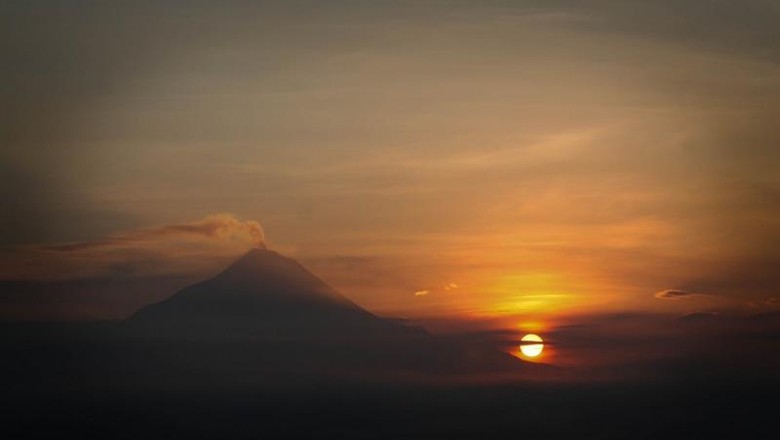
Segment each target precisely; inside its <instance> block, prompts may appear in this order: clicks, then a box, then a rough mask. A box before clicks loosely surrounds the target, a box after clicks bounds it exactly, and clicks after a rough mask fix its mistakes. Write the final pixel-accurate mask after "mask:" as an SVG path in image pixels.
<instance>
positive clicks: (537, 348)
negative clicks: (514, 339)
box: [520, 333, 544, 358]
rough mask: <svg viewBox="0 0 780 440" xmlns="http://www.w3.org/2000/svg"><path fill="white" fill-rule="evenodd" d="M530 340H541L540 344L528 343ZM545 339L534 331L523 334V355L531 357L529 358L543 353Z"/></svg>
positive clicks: (521, 346)
mask: <svg viewBox="0 0 780 440" xmlns="http://www.w3.org/2000/svg"><path fill="white" fill-rule="evenodd" d="M528 342H539V343H538V344H528ZM542 342H544V340H542V338H541V337H540V336H539V335H535V334H533V333H529V334H527V335H525V336H523V338H522V339H520V352H521V353H523V356H526V357H529V358H535V357H537V356H539V355H540V354H542V350H544V344H542Z"/></svg>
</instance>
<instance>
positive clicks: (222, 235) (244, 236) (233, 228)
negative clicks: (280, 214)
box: [47, 213, 265, 252]
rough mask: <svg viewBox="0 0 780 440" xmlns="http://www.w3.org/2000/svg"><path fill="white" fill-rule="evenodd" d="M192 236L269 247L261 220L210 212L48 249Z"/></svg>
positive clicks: (63, 249)
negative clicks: (209, 213)
mask: <svg viewBox="0 0 780 440" xmlns="http://www.w3.org/2000/svg"><path fill="white" fill-rule="evenodd" d="M188 238H205V239H218V240H235V241H238V242H244V243H247V244H251V245H253V246H255V247H265V235H264V233H263V228H262V226H260V223H258V222H256V221H253V220H245V221H241V220H239V219H237V218H236V217H235V216H234V215H233V214H229V213H219V214H212V215H209V216H207V217H205V218H203V219H201V220H197V221H193V222H188V223H178V224H172V225H165V226H160V227H156V228H149V229H141V230H137V231H129V232H125V233H120V234H115V235H114V236H112V237H109V238H107V239H105V240H99V241H87V242H80V243H68V244H60V245H54V246H48V247H47V249H49V250H53V251H61V252H73V251H82V250H88V249H95V248H100V247H110V246H122V245H131V244H133V243H143V242H153V241H158V240H167V239H188Z"/></svg>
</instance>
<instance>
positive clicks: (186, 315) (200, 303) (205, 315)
mask: <svg viewBox="0 0 780 440" xmlns="http://www.w3.org/2000/svg"><path fill="white" fill-rule="evenodd" d="M127 324H129V327H130V328H132V329H133V332H134V333H135V332H136V331H140V334H142V335H145V336H144V337H146V338H148V337H152V338H155V339H160V338H161V339H162V340H166V341H167V342H165V344H168V345H166V347H167V348H166V349H165V352H166V353H168V354H166V356H171V355H170V353H174V352H175V353H177V354H176V355H175V356H176V357H177V360H176V361H175V362H180V363H182V362H183V363H186V364H191V365H198V366H199V367H198V368H201V367H202V366H203V365H204V359H208V362H209V363H211V364H213V366H214V368H216V370H218V371H222V369H223V367H225V366H226V365H230V366H229V367H228V368H233V367H234V366H235V365H247V366H252V368H253V369H255V370H256V371H257V369H258V368H262V369H264V371H271V370H273V371H291V370H296V371H300V370H301V369H302V368H303V369H306V371H307V374H321V373H322V372H325V371H334V370H338V371H341V372H345V371H352V372H355V371H361V372H365V371H373V372H376V371H395V372H399V371H407V372H408V371H414V372H423V373H434V374H440V373H458V374H462V373H474V372H478V373H482V372H512V371H517V370H518V369H519V368H520V369H522V368H523V366H524V364H526V363H525V362H522V361H520V360H518V359H516V358H514V357H512V356H510V355H508V354H506V353H503V352H500V351H498V350H496V349H495V348H494V347H490V346H484V345H475V344H471V343H468V342H467V341H465V342H464V341H459V340H457V339H452V338H439V337H436V336H433V335H430V334H428V333H427V332H426V331H424V330H423V329H421V328H418V327H410V326H407V325H404V324H402V323H400V322H399V321H398V320H390V319H384V318H381V317H378V316H376V315H374V314H372V313H370V312H368V311H366V310H364V309H362V308H361V307H360V306H358V305H357V304H355V303H354V302H352V301H350V300H349V299H348V298H346V297H345V296H343V295H341V294H340V293H339V292H337V291H336V290H335V289H333V288H332V287H330V286H329V285H327V284H326V283H325V282H323V281H322V280H321V279H319V278H318V277H316V276H315V275H313V274H312V273H311V272H309V271H308V270H306V269H305V268H304V267H303V266H302V265H301V264H299V263H298V262H296V261H295V260H293V259H291V258H287V257H285V256H282V255H280V254H278V253H276V252H274V251H271V250H269V249H265V248H258V249H253V250H251V251H249V252H248V253H247V254H246V255H244V256H243V257H241V258H240V259H238V260H237V261H235V262H234V263H233V264H231V265H230V266H229V267H227V268H226V269H225V270H224V271H222V272H221V273H219V274H218V275H216V276H215V277H213V278H211V279H208V280H205V281H202V282H200V283H197V284H194V285H192V286H190V287H187V288H184V289H183V290H181V291H179V292H178V293H176V294H175V295H173V296H172V297H171V298H169V299H167V300H165V301H162V302H160V303H157V304H152V305H149V306H147V307H145V308H143V309H141V310H140V311H139V312H137V313H136V314H135V315H134V316H133V317H131V318H130V319H129V320H128V322H127ZM177 341H178V342H177ZM186 341H189V342H186ZM190 343H195V344H197V345H196V346H198V347H200V348H197V349H196V350H195V352H191V351H188V350H190V348H187V351H182V347H191V346H190V345H188V344H190ZM204 344H205V345H204ZM183 359H184V360H183ZM269 369H271V370H269ZM231 374H233V373H231Z"/></svg>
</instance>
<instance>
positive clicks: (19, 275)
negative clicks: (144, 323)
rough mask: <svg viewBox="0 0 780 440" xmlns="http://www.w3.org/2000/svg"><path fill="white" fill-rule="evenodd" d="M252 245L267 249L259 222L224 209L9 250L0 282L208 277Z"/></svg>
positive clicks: (4, 253) (2, 258)
mask: <svg viewBox="0 0 780 440" xmlns="http://www.w3.org/2000/svg"><path fill="white" fill-rule="evenodd" d="M250 247H265V238H264V234H263V228H262V226H261V225H260V223H258V222H257V221H253V220H239V219H238V218H237V217H236V216H234V215H232V214H229V213H219V214H212V215H208V216H206V217H204V218H202V219H199V220H195V221H191V222H185V223H174V224H169V225H163V226H157V227H152V228H145V229H136V230H130V231H124V232H119V233H115V234H112V235H110V236H108V237H106V238H105V239H102V240H96V241H84V242H77V243H65V244H56V245H40V246H21V247H16V248H7V249H4V250H3V251H2V252H0V263H1V264H0V280H1V279H6V280H12V279H14V280H38V281H41V280H64V279H83V278H92V277H112V278H127V277H138V276H141V277H143V276H163V275H165V276H167V275H172V274H175V275H186V276H206V275H209V274H210V273H212V272H213V270H215V269H217V268H218V267H219V265H222V264H225V263H226V262H228V261H229V260H230V259H233V258H236V257H237V256H239V255H241V254H242V253H244V252H246V251H247V250H248V249H249V248H250Z"/></svg>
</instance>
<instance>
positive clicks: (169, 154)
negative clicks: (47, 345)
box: [0, 0, 780, 328]
mask: <svg viewBox="0 0 780 440" xmlns="http://www.w3.org/2000/svg"><path fill="white" fill-rule="evenodd" d="M778 21H780V5H779V4H778V3H777V2H774V1H769V0H766V1H762V0H750V1H744V2H727V1H693V0H677V1H641V2H640V1H630V0H629V1H623V2H607V1H574V0H571V1H565V0H560V1H522V0H520V1H481V2H468V1H430V2H411V1H395V2H380V1H360V2H358V1H354V2H350V1H332V2H320V1H285V2H249V1H220V2H217V1H213V2H210V1H187V2H184V1H166V2H159V1H135V2H111V3H110V4H109V3H107V2H100V1H83V0H76V1H39V2H15V1H11V2H3V3H2V5H0V22H1V23H2V24H1V25H0V27H1V28H2V29H3V30H4V31H3V34H4V37H3V38H2V39H0V56H1V57H2V58H1V59H2V62H0V65H2V66H3V67H2V69H0V93H1V95H0V96H1V97H2V98H0V121H1V122H0V126H1V127H2V131H0V143H2V149H0V166H1V167H2V172H0V198H1V200H2V206H3V210H2V211H3V212H2V215H1V216H0V261H1V262H2V264H1V265H0V287H2V289H0V290H2V292H3V295H0V302H2V303H3V307H2V310H3V313H2V316H0V318H3V319H59V318H62V319H100V318H121V317H124V316H127V315H129V314H130V313H132V312H133V311H134V310H136V309H137V308H140V307H141V306H143V305H144V304H146V303H148V302H150V301H153V300H159V299H162V298H165V297H166V296H169V295H171V294H172V293H173V292H175V291H176V289H178V288H181V287H184V286H186V285H187V284H189V283H191V282H193V281H197V280H199V279H203V278H206V277H208V276H211V275H213V274H215V273H217V272H218V271H219V270H220V268H222V267H224V266H225V265H226V264H228V263H229V262H230V261H231V260H233V259H235V258H237V257H238V256H240V255H241V254H242V253H244V252H246V251H247V250H248V249H250V248H251V247H252V246H255V245H257V244H258V243H263V245H266V246H268V247H270V248H272V249H275V250H278V251H279V252H282V253H284V254H286V255H289V256H292V257H294V258H296V259H298V260H299V261H301V262H302V263H304V265H306V267H308V268H309V269H311V270H312V271H313V272H314V273H316V274H317V275H318V276H320V277H321V278H323V279H324V280H325V281H327V282H328V283H330V284H331V285H333V286H334V287H336V288H337V289H338V290H340V291H342V292H343V293H344V294H345V295H347V296H348V297H350V298H352V299H354V300H355V301H356V302H357V303H358V304H360V305H362V306H364V307H366V308H367V309H369V310H371V311H374V312H376V313H379V314H383V315H388V316H401V317H411V318H419V317H437V318H438V319H441V320H442V322H443V321H446V320H447V319H449V318H451V317H458V318H464V317H465V318H470V319H493V320H501V321H502V322H506V323H521V325H524V326H526V327H528V328H532V327H534V326H535V325H540V326H543V325H544V324H543V323H544V322H547V321H549V320H550V319H553V318H554V317H556V316H565V315H566V316H568V315H577V314H587V313H628V312H644V313H658V314H672V315H685V314H688V313H734V314H751V313H763V312H776V311H778V308H779V307H780V293H779V292H778V288H779V287H780V272H778V271H777V267H780V173H779V172H778V170H779V169H780V148H778V147H780V130H778V127H777V121H778V120H780V28H778V26H777V25H776V24H777V22H778ZM52 286H57V288H59V289H60V291H61V292H66V293H67V294H58V295H54V296H53V295H52V294H51V291H52V289H53V287H52ZM62 286H67V288H66V289H65V290H62ZM107 292H108V293H107ZM519 325H520V324H519Z"/></svg>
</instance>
